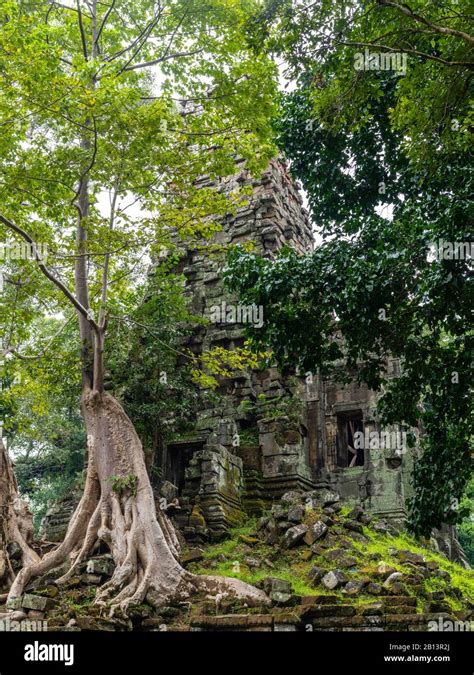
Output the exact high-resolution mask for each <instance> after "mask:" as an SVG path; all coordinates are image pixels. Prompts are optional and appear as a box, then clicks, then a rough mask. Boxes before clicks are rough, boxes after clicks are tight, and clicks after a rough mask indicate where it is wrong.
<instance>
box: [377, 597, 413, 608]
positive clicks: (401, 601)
mask: <svg viewBox="0 0 474 675" xmlns="http://www.w3.org/2000/svg"><path fill="white" fill-rule="evenodd" d="M380 601H381V602H382V603H383V604H384V605H385V606H386V607H393V606H394V605H406V606H407V607H416V598H415V597H413V596H412V595H387V596H383V597H381V598H380Z"/></svg>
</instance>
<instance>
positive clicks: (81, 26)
mask: <svg viewBox="0 0 474 675" xmlns="http://www.w3.org/2000/svg"><path fill="white" fill-rule="evenodd" d="M76 3H77V18H78V21H79V30H80V33H81V42H82V53H83V54H84V58H85V60H86V61H88V59H89V56H88V53H87V42H86V34H85V32H84V24H83V22H82V11H81V5H80V0H76Z"/></svg>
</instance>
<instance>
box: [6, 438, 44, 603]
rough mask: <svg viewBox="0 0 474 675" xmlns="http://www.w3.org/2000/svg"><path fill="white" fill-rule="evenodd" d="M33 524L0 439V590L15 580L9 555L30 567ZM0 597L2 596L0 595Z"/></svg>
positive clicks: (34, 558)
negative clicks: (20, 495)
mask: <svg viewBox="0 0 474 675" xmlns="http://www.w3.org/2000/svg"><path fill="white" fill-rule="evenodd" d="M32 540H33V521H32V517H31V513H30V512H29V510H28V507H27V505H26V504H25V502H24V501H22V500H21V499H20V498H19V496H18V489H17V483H16V479H15V475H14V472H13V467H12V464H11V461H10V458H9V456H8V453H7V450H6V448H5V446H4V444H3V442H2V439H1V438H0V591H1V590H6V589H8V588H9V587H10V585H11V584H12V582H13V580H14V578H15V574H16V572H15V570H14V563H13V560H12V552H13V550H14V548H16V551H15V552H14V553H13V555H14V556H15V560H16V562H20V563H21V565H23V566H24V565H34V564H36V563H37V562H38V561H39V556H38V554H37V553H36V552H35V551H34V550H33V549H32V548H31V546H30V544H31V542H32ZM0 598H2V599H4V598H3V594H2V595H0Z"/></svg>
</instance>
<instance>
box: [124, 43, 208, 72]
mask: <svg viewBox="0 0 474 675" xmlns="http://www.w3.org/2000/svg"><path fill="white" fill-rule="evenodd" d="M203 51H204V47H201V48H200V49H193V50H192V51H190V52H176V53H175V54H168V56H160V57H159V58H158V59H155V60H154V61H145V62H143V63H136V64H135V65H134V66H128V67H127V68H122V69H121V71H120V72H126V71H128V70H138V69H139V68H148V67H150V66H156V65H158V64H159V63H163V62H164V61H169V60H170V59H180V58H184V57H185V56H194V54H201V53H202V52H203Z"/></svg>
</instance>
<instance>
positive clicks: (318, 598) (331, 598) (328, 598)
mask: <svg viewBox="0 0 474 675" xmlns="http://www.w3.org/2000/svg"><path fill="white" fill-rule="evenodd" d="M339 600H340V598H339V596H338V595H329V594H328V595H303V597H302V598H301V605H337V603H338V602H339Z"/></svg>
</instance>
